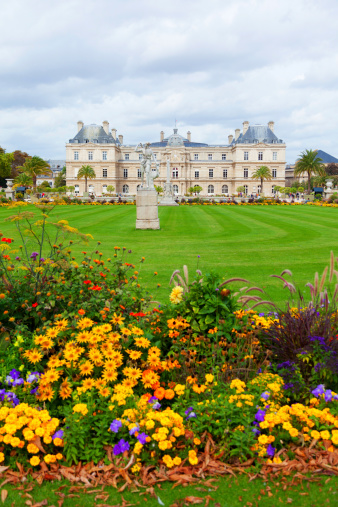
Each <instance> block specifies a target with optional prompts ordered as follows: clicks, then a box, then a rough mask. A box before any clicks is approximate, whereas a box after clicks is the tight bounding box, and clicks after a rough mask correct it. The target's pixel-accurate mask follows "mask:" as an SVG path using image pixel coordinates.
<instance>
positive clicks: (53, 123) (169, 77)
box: [0, 0, 338, 163]
mask: <svg viewBox="0 0 338 507" xmlns="http://www.w3.org/2000/svg"><path fill="white" fill-rule="evenodd" d="M1 4H2V5H1V18H2V23H1V30H0V62H1V65H0V83H1V86H0V146H2V147H4V148H5V149H6V150H7V151H13V150H15V149H20V150H22V151H26V152H28V153H29V154H31V155H34V154H36V155H40V156H42V157H44V158H47V159H48V158H56V159H57V158H60V159H63V158H65V143H66V142H67V141H68V140H69V139H70V138H72V137H73V136H74V135H75V134H76V132H77V128H76V122H77V121H78V120H82V121H84V123H85V124H90V123H99V124H102V121H103V120H108V121H109V123H110V127H111V128H113V127H114V128H116V129H117V131H118V134H123V135H124V142H125V143H126V144H134V143H137V142H140V141H148V140H149V141H157V140H159V136H160V131H161V130H164V131H165V133H166V134H170V133H171V132H172V128H173V127H174V123H175V119H176V120H177V127H178V128H179V132H180V133H182V134H183V135H185V134H186V132H187V131H188V130H190V131H191V132H192V140H193V141H197V142H206V143H209V144H226V143H227V136H228V135H229V134H233V133H234V130H235V128H239V127H241V128H242V122H243V121H244V120H248V121H249V122H250V124H267V122H268V121H270V120H274V121H275V133H276V134H277V136H278V137H279V138H282V139H283V140H284V141H285V142H286V144H287V162H289V163H292V162H294V160H295V159H296V158H297V156H298V155H299V153H300V152H301V151H303V150H304V149H315V148H318V149H322V150H324V151H326V152H328V153H330V154H331V155H334V156H336V157H338V142H337V133H338V30H337V19H338V1H337V0H321V1H320V2H318V0H283V1H280V0H278V1H277V0H231V1H230V0H208V1H205V0H203V1H202V0H167V1H163V2H161V1H159V0H119V1H116V0H95V1H94V0H81V1H80V0H58V1H57V2H47V1H46V0H29V1H27V0H11V2H7V3H5V2H2V3H1Z"/></svg>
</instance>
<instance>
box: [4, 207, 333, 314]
mask: <svg viewBox="0 0 338 507" xmlns="http://www.w3.org/2000/svg"><path fill="white" fill-rule="evenodd" d="M25 209H29V210H33V206H29V207H27V208H25ZM11 214H13V211H10V210H7V209H6V208H1V209H0V216H1V217H3V218H6V217H8V216H9V215H11ZM52 214H53V216H55V218H57V219H66V220H68V221H69V223H70V225H72V226H74V227H77V228H78V229H79V230H80V231H81V232H84V233H90V234H92V235H93V236H94V238H95V240H97V241H101V242H102V244H101V245H100V251H102V252H103V254H105V255H111V254H112V253H113V251H114V250H113V247H114V246H120V247H126V248H127V250H129V249H130V250H132V254H130V255H128V256H126V260H127V262H132V263H134V264H135V265H136V269H138V270H139V271H140V279H141V281H142V282H143V283H144V284H145V285H146V286H147V287H148V288H149V290H150V291H151V292H152V293H153V294H154V296H155V298H156V299H157V300H159V301H164V300H166V298H167V295H168V283H169V279H170V276H171V274H172V272H173V271H174V270H175V269H181V268H182V266H183V264H187V265H188V268H189V272H190V276H193V273H194V271H195V269H196V267H197V265H198V267H199V268H200V269H201V270H202V272H205V271H210V270H216V271H218V272H219V273H220V274H221V275H222V276H224V277H225V278H230V277H234V276H237V277H238V276H240V277H244V278H247V279H248V280H249V281H250V283H252V284H254V285H257V286H259V287H262V288H264V289H265V291H266V293H267V296H266V297H267V298H268V299H270V300H272V301H274V302H277V303H279V304H282V302H283V301H284V300H285V299H286V298H287V297H288V292H287V291H286V290H285V289H284V290H283V288H282V285H281V283H280V281H278V280H277V279H274V278H270V276H269V275H271V274H280V273H281V271H282V270H283V269H285V268H289V269H291V271H292V273H293V275H294V279H295V281H296V283H297V285H298V286H299V287H300V288H301V290H302V291H307V289H306V288H305V284H306V283H307V282H309V281H312V280H313V276H314V273H315V272H316V271H319V273H320V274H321V273H322V271H323V269H324V267H325V266H326V265H327V263H328V260H329V255H330V251H331V250H333V252H334V253H336V254H338V235H337V224H338V210H337V209H335V208H322V207H311V206H180V207H173V208H172V207H160V208H159V217H160V224H161V229H160V230H158V231H151V230H149V231H142V230H136V229H135V220H136V208H135V207H134V206H61V207H57V208H55V210H54V211H53V213H52ZM0 229H1V230H2V232H3V233H4V234H5V235H7V236H11V237H14V238H15V237H16V230H15V227H14V224H13V223H11V222H3V221H2V220H1V226H0ZM90 248H92V249H95V248H96V243H95V242H91V247H90ZM90 248H89V247H87V248H86V250H88V251H89V250H90ZM82 250H83V247H82V246H78V247H76V248H75V251H76V252H77V255H78V259H81V256H82V254H81V251H82ZM142 256H144V257H145V259H146V260H145V263H144V264H142V265H139V260H140V259H141V257H142ZM198 256H200V258H198ZM155 271H156V272H157V273H158V275H157V276H154V272H155ZM157 284H160V285H161V287H160V288H157Z"/></svg>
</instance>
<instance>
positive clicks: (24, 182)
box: [14, 173, 33, 187]
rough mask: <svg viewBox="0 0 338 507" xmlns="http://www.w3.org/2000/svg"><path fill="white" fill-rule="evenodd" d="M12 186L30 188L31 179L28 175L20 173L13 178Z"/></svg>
mask: <svg viewBox="0 0 338 507" xmlns="http://www.w3.org/2000/svg"><path fill="white" fill-rule="evenodd" d="M14 184H15V185H16V186H17V187H31V186H32V185H33V179H32V177H31V176H29V174H26V173H21V174H18V175H17V177H16V178H14Z"/></svg>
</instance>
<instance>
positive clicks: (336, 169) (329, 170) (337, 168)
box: [325, 162, 338, 176]
mask: <svg viewBox="0 0 338 507" xmlns="http://www.w3.org/2000/svg"><path fill="white" fill-rule="evenodd" d="M325 171H326V174H328V175H329V176H337V174H338V164H334V163H333V162H331V164H327V166H326V167H325Z"/></svg>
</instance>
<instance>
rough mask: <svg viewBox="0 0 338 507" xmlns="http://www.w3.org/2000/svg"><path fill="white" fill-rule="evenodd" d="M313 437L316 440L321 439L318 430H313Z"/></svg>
mask: <svg viewBox="0 0 338 507" xmlns="http://www.w3.org/2000/svg"><path fill="white" fill-rule="evenodd" d="M311 437H312V438H315V439H316V440H319V439H320V433H319V431H316V430H313V431H311Z"/></svg>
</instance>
